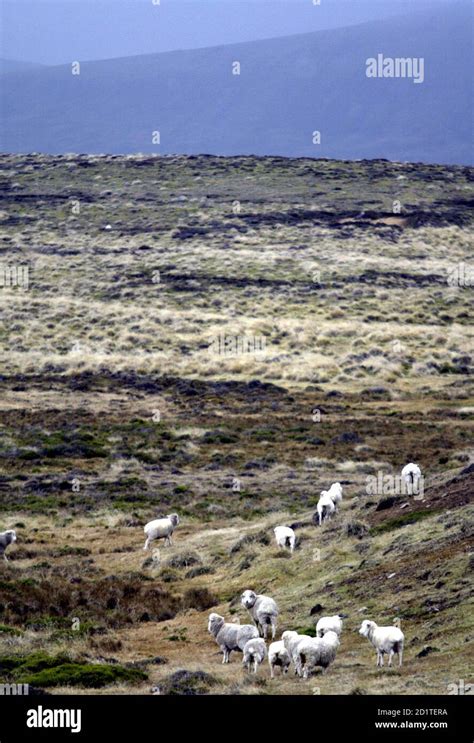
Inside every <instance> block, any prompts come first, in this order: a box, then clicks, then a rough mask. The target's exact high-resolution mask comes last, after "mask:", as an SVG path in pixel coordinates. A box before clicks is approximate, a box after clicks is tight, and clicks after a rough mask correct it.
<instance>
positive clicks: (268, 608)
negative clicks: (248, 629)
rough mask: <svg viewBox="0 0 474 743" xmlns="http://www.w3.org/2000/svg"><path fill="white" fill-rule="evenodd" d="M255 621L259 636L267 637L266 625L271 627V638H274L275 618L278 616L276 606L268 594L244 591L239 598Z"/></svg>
mask: <svg viewBox="0 0 474 743" xmlns="http://www.w3.org/2000/svg"><path fill="white" fill-rule="evenodd" d="M240 603H241V604H242V606H244V607H245V608H246V609H247V611H248V612H249V614H250V616H251V617H252V619H253V621H254V622H255V626H256V627H257V629H258V632H259V635H260V637H263V638H264V639H265V640H266V639H267V633H268V625H271V628H272V640H274V639H275V633H276V620H277V617H278V606H277V605H276V603H275V601H274V600H273V599H271V598H270V597H269V596H264V595H263V594H261V593H255V591H244V592H243V594H242V597H241V599H240Z"/></svg>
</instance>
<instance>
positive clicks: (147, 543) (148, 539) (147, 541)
mask: <svg viewBox="0 0 474 743" xmlns="http://www.w3.org/2000/svg"><path fill="white" fill-rule="evenodd" d="M149 544H150V537H147V539H146V541H145V546H144V548H143V549H144V550H147V549H148V545H149Z"/></svg>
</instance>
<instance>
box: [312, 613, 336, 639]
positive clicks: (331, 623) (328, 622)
mask: <svg viewBox="0 0 474 743" xmlns="http://www.w3.org/2000/svg"><path fill="white" fill-rule="evenodd" d="M326 632H335V633H336V635H337V636H338V637H339V636H340V634H341V632H342V617H341V616H340V615H339V614H334V616H332V617H321V619H319V620H318V623H317V624H316V636H317V637H324V635H325V634H326Z"/></svg>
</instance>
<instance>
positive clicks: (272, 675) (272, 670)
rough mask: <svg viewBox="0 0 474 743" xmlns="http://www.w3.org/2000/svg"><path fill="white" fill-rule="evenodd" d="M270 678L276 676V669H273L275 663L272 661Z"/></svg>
mask: <svg viewBox="0 0 474 743" xmlns="http://www.w3.org/2000/svg"><path fill="white" fill-rule="evenodd" d="M270 678H271V679H273V678H275V673H274V669H273V664H272V663H270Z"/></svg>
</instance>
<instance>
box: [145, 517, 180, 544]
mask: <svg viewBox="0 0 474 743" xmlns="http://www.w3.org/2000/svg"><path fill="white" fill-rule="evenodd" d="M178 524H179V516H178V514H177V513H170V514H169V516H166V517H165V518H163V519H155V520H154V521H149V522H148V524H146V526H145V527H144V529H143V531H144V532H145V534H146V542H145V546H144V548H143V549H144V550H147V549H148V546H149V544H150V542H153V540H154V539H164V540H165V544H166V543H168V544H170V545H171V544H172V541H171V535H172V533H173V532H174V530H175V529H176V527H177V526H178Z"/></svg>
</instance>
